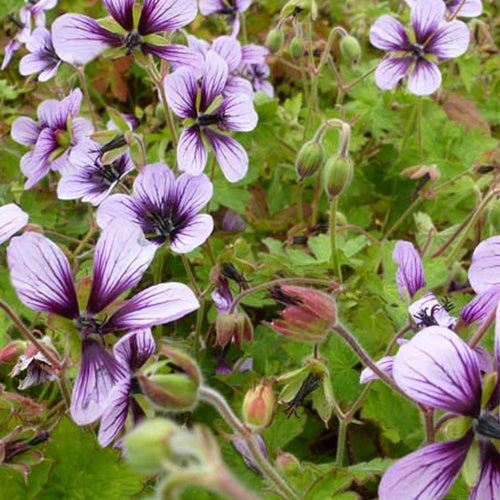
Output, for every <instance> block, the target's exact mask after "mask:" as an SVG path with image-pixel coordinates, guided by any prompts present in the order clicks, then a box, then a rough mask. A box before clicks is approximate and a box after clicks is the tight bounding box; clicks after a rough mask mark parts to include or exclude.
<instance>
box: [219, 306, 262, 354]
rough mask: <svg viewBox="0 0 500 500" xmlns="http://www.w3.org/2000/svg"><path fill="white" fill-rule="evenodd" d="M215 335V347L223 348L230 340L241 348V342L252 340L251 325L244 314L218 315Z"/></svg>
mask: <svg viewBox="0 0 500 500" xmlns="http://www.w3.org/2000/svg"><path fill="white" fill-rule="evenodd" d="M215 332H216V334H217V336H216V339H215V345H219V346H221V347H224V346H225V345H227V344H228V343H229V342H231V339H234V343H235V344H236V345H237V346H238V347H240V348H241V345H242V344H243V341H245V342H250V341H251V340H252V338H253V325H252V322H251V321H250V318H249V317H248V316H247V315H246V314H245V313H239V312H238V313H233V314H228V313H219V314H218V315H217V320H216V322H215Z"/></svg>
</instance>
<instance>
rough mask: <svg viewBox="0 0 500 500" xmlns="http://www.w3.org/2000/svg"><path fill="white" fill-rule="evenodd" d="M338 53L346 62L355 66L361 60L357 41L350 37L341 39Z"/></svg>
mask: <svg viewBox="0 0 500 500" xmlns="http://www.w3.org/2000/svg"><path fill="white" fill-rule="evenodd" d="M340 53H341V54H342V57H344V58H345V59H346V60H347V61H348V62H351V63H354V64H357V63H358V62H359V60H360V59H361V46H360V45H359V42H358V40H357V39H356V38H354V37H353V36H351V35H346V36H344V37H342V40H341V41H340Z"/></svg>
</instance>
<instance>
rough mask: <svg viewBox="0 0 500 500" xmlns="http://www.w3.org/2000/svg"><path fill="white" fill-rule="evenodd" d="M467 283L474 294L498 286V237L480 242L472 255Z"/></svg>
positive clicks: (499, 275)
mask: <svg viewBox="0 0 500 500" xmlns="http://www.w3.org/2000/svg"><path fill="white" fill-rule="evenodd" d="M469 281H470V284H471V286H472V288H473V289H474V291H475V292H476V293H484V292H486V291H488V290H489V289H490V288H492V287H494V286H499V285H500V236H492V237H491V238H488V239H486V240H484V241H482V242H481V243H480V244H479V245H478V246H477V247H476V249H475V250H474V253H473V254H472V263H471V265H470V268H469Z"/></svg>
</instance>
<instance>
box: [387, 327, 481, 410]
mask: <svg viewBox="0 0 500 500" xmlns="http://www.w3.org/2000/svg"><path fill="white" fill-rule="evenodd" d="M393 377H394V380H395V381H396V383H397V385H398V386H399V387H400V388H401V389H402V390H403V391H404V392H405V393H406V394H407V395H408V396H410V397H411V398H412V399H414V400H415V401H417V402H418V403H420V404H423V405H426V406H429V407H431V408H437V409H441V410H447V411H451V412H453V413H457V414H460V415H465V416H470V417H477V416H478V415H479V411H480V404H481V393H482V389H481V374H480V371H479V363H478V360H477V356H476V354H475V352H474V351H473V350H472V349H471V348H470V347H469V346H468V345H467V344H466V343H465V342H464V341H463V340H462V339H461V338H460V337H459V336H458V335H456V334H455V333H453V332H452V331H451V330H448V329H447V328H443V327H440V326H430V327H428V328H425V329H424V330H422V331H420V332H419V333H417V334H416V335H415V337H413V339H412V340H411V341H410V342H408V343H407V344H405V345H403V346H401V347H400V349H399V351H398V353H397V354H396V357H395V360H394V367H393Z"/></svg>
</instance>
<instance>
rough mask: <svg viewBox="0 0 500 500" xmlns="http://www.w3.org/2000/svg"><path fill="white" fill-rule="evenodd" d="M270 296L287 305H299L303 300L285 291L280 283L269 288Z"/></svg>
mask: <svg viewBox="0 0 500 500" xmlns="http://www.w3.org/2000/svg"><path fill="white" fill-rule="evenodd" d="M267 296H268V298H270V299H273V300H275V301H276V302H281V303H282V304H285V305H295V306H296V305H299V304H302V301H301V300H300V299H299V298H298V297H296V296H295V295H290V294H289V293H285V292H284V291H283V290H282V289H281V287H280V286H279V285H274V286H272V287H271V288H270V289H269V294H268V295H267Z"/></svg>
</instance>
